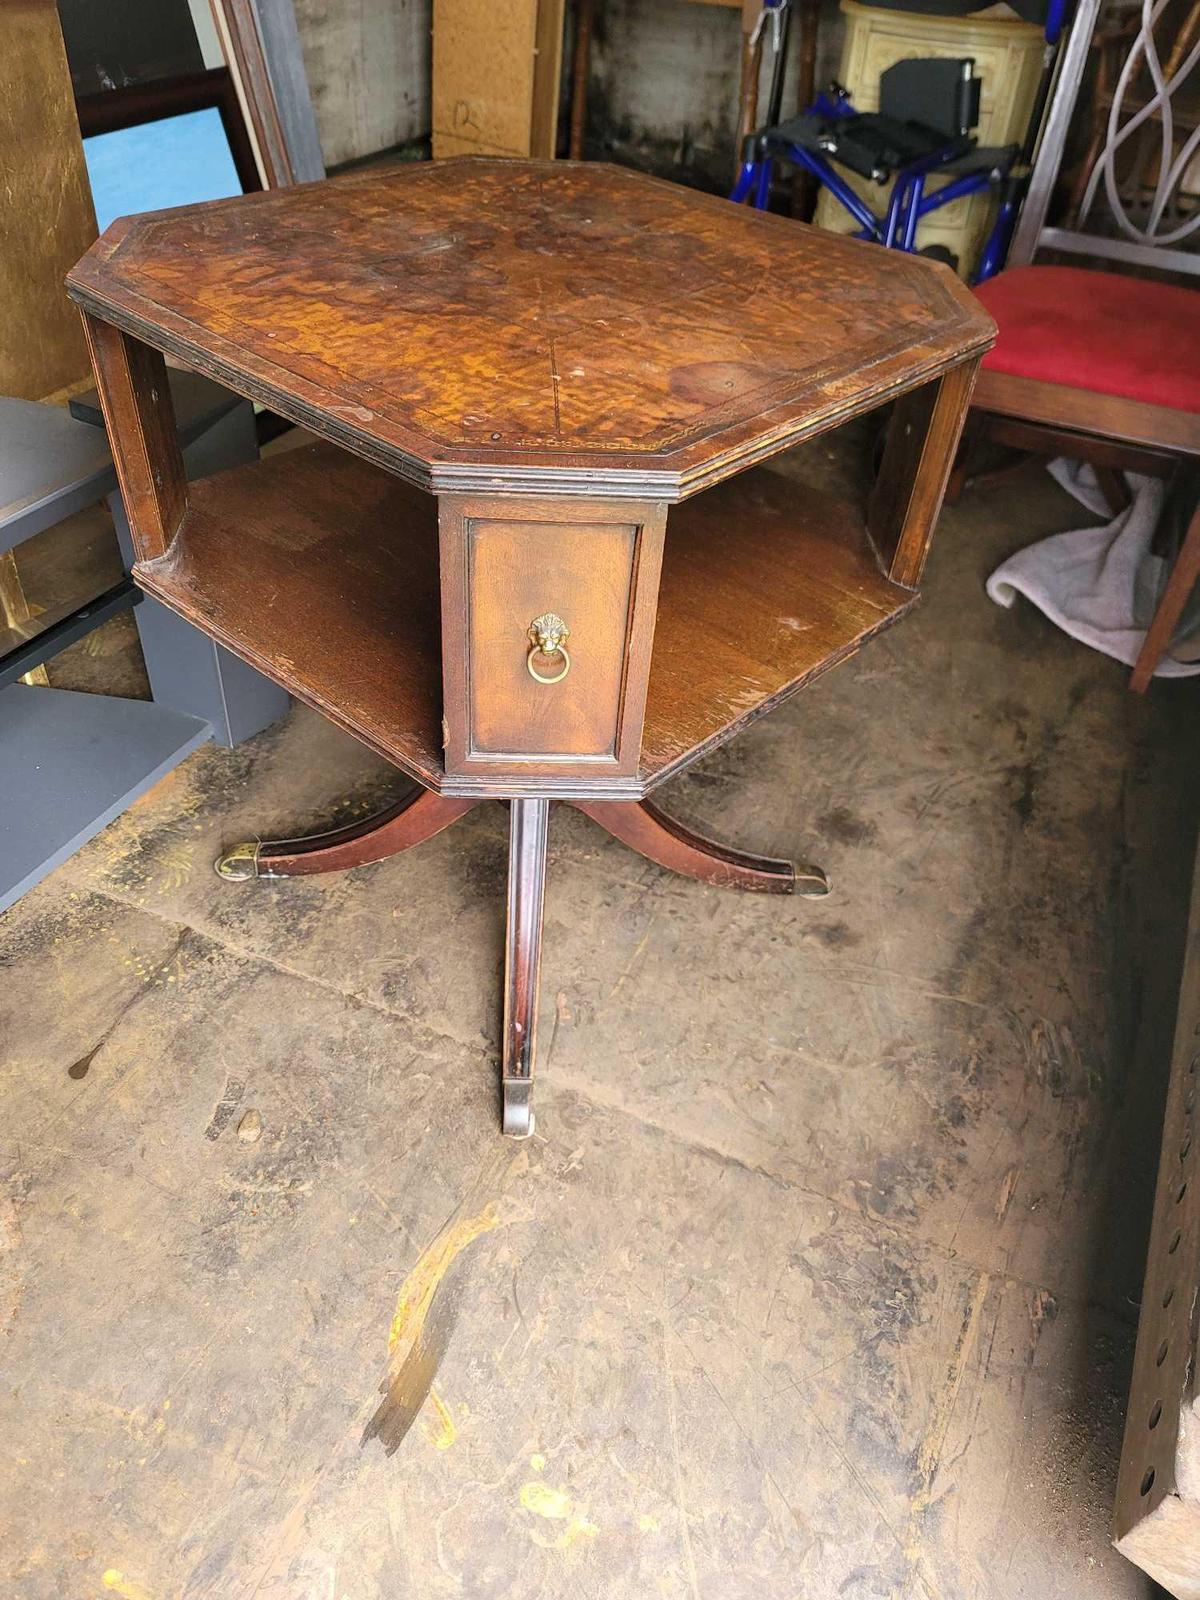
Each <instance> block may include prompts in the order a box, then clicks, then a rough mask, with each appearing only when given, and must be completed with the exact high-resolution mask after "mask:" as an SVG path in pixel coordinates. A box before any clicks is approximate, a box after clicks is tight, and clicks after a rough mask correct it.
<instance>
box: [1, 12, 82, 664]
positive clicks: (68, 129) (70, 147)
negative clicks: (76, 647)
mask: <svg viewBox="0 0 1200 1600" xmlns="http://www.w3.org/2000/svg"><path fill="white" fill-rule="evenodd" d="M0 152H2V154H0V176H2V178H3V182H0V237H2V238H3V240H4V249H3V250H2V251H0V305H3V307H4V315H3V317H2V318H0V394H2V395H9V396H12V397H14V398H17V399H21V400H41V399H43V398H44V397H45V396H47V395H49V394H52V393H56V392H58V391H60V390H70V389H72V388H74V387H75V386H76V385H78V384H80V383H83V382H85V381H86V374H87V347H86V345H85V344H84V340H83V333H82V330H81V329H80V326H79V318H78V317H77V316H76V315H75V312H74V310H73V309H72V307H71V303H70V301H69V300H68V299H67V296H66V292H65V290H64V287H63V279H64V277H65V276H66V273H67V271H68V269H69V268H70V267H72V266H74V264H75V262H76V261H77V260H78V259H79V257H80V256H81V255H82V254H83V252H84V251H85V250H86V249H87V248H88V246H89V245H90V244H91V243H92V241H93V239H95V237H96V213H95V210H94V209H93V206H92V191H91V186H90V184H89V183H88V177H87V168H86V166H85V165H84V159H83V142H82V140H81V139H80V137H79V124H78V122H77V121H76V118H75V99H74V95H73V93H72V90H71V74H70V70H69V68H68V66H67V56H66V51H65V49H64V47H63V40H62V32H61V30H60V28H59V23H58V11H57V8H56V6H55V4H54V0H10V3H9V4H7V5H4V6H0ZM48 217H53V219H54V225H53V226H52V227H48V226H47V218H48ZM29 619H30V609H29V606H28V604H27V602H26V599H25V592H24V589H23V587H22V584H21V578H20V574H19V573H18V571H17V564H16V560H15V558H14V557H13V556H12V554H11V553H8V552H6V553H4V554H3V555H0V622H2V623H3V624H4V625H6V626H12V625H13V624H18V625H19V624H21V623H24V622H28V621H29ZM27 681H30V682H38V683H42V684H44V683H45V682H46V681H47V679H46V673H45V669H44V668H41V667H39V668H38V669H37V671H36V672H35V673H31V674H29V679H28V680H27Z"/></svg>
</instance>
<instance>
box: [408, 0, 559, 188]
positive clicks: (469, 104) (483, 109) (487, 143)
mask: <svg viewBox="0 0 1200 1600" xmlns="http://www.w3.org/2000/svg"><path fill="white" fill-rule="evenodd" d="M537 42H538V0H433V154H434V157H435V159H436V158H437V157H440V156H454V155H464V154H465V155H499V156H527V155H529V154H530V147H531V135H532V128H533V113H534V77H535V73H534V61H535V51H536V49H537Z"/></svg>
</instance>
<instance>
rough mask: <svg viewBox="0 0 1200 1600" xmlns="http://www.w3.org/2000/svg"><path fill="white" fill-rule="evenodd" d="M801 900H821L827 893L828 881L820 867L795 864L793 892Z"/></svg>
mask: <svg viewBox="0 0 1200 1600" xmlns="http://www.w3.org/2000/svg"><path fill="white" fill-rule="evenodd" d="M793 892H794V893H795V894H798V895H799V896H800V898H801V899H802V900H822V899H824V897H825V896H826V895H827V894H828V893H829V879H828V878H827V877H826V876H825V874H824V873H823V872H822V871H821V869H820V867H813V866H807V865H803V866H802V865H801V864H800V863H799V862H797V863H796V887H795V890H794V891H793Z"/></svg>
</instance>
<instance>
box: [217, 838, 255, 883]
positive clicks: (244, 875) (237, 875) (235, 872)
mask: <svg viewBox="0 0 1200 1600" xmlns="http://www.w3.org/2000/svg"><path fill="white" fill-rule="evenodd" d="M258 848H259V847H258V840H257V839H248V840H247V841H246V842H245V843H244V844H235V845H234V846H233V848H232V849H231V850H227V851H226V852H225V854H224V855H223V856H218V857H217V859H216V861H214V862H213V866H214V867H215V868H216V873H217V877H218V878H224V879H225V881H226V883H246V882H248V881H249V880H250V879H251V878H257V877H258Z"/></svg>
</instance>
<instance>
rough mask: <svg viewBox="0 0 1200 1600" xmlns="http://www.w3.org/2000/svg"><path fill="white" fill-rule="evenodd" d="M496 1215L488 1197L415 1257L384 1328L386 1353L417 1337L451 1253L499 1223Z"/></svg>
mask: <svg viewBox="0 0 1200 1600" xmlns="http://www.w3.org/2000/svg"><path fill="white" fill-rule="evenodd" d="M499 1221H500V1216H499V1213H498V1211H497V1209H496V1205H495V1202H494V1201H491V1200H489V1201H488V1203H487V1204H486V1205H485V1206H484V1207H483V1209H482V1210H481V1211H477V1212H476V1213H475V1214H474V1215H473V1216H467V1217H456V1218H455V1219H454V1221H453V1222H452V1223H450V1225H449V1226H448V1227H446V1228H444V1229H443V1230H442V1232H441V1233H439V1234H438V1236H437V1238H436V1239H435V1240H434V1241H433V1243H432V1244H431V1245H430V1246H429V1248H428V1250H425V1251H423V1252H422V1253H421V1255H420V1256H419V1257H418V1259H417V1263H416V1265H415V1266H414V1267H413V1269H412V1271H411V1272H410V1273H409V1275H408V1277H407V1278H405V1280H404V1282H403V1283H402V1284H401V1286H400V1293H399V1295H398V1297H397V1299H396V1311H395V1315H394V1316H393V1317H392V1325H391V1328H390V1329H389V1330H388V1354H389V1355H392V1356H394V1355H395V1354H396V1352H397V1350H399V1349H400V1347H401V1345H404V1344H409V1343H411V1342H412V1341H413V1340H415V1339H416V1338H418V1337H419V1335H420V1332H421V1329H422V1328H423V1327H424V1325H425V1318H426V1317H427V1316H428V1315H429V1308H430V1306H431V1305H432V1304H433V1297H434V1295H436V1294H437V1291H438V1285H439V1284H440V1283H441V1281H442V1279H443V1278H444V1277H445V1276H446V1273H447V1272H448V1271H449V1269H450V1265H451V1263H452V1262H453V1260H454V1258H455V1256H457V1255H459V1254H460V1253H461V1252H462V1251H463V1250H465V1249H466V1248H467V1246H468V1245H469V1244H471V1243H472V1241H473V1240H475V1239H478V1238H479V1236H480V1234H482V1233H487V1232H488V1231H489V1230H490V1229H492V1228H494V1227H496V1226H497V1225H498V1224H499Z"/></svg>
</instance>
